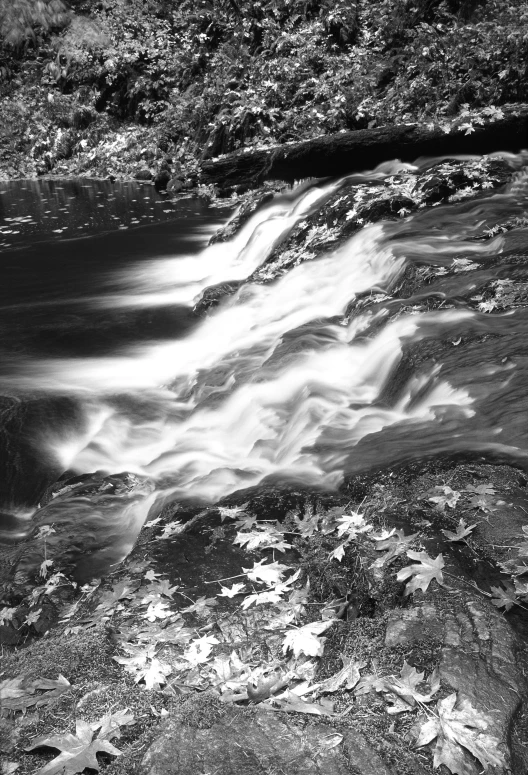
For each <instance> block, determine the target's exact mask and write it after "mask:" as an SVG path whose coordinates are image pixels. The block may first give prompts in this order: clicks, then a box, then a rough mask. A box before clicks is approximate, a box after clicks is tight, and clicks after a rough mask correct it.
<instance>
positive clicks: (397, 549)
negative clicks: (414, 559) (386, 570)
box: [370, 528, 419, 568]
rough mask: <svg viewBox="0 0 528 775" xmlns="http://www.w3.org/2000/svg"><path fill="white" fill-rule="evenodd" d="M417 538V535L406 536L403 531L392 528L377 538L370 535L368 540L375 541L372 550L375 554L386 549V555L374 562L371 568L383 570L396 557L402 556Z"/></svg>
mask: <svg viewBox="0 0 528 775" xmlns="http://www.w3.org/2000/svg"><path fill="white" fill-rule="evenodd" d="M418 536H419V533H412V534H411V535H408V536H406V535H405V533H404V532H403V530H396V529H394V528H393V529H392V530H391V531H390V532H386V531H385V532H383V533H381V534H380V535H379V536H376V535H371V536H370V538H371V539H372V540H373V541H376V546H375V547H374V548H375V549H376V551H377V552H381V551H384V550H385V549H387V551H386V553H385V554H384V555H383V556H382V557H379V558H378V559H377V560H375V561H374V562H373V564H372V565H371V567H372V568H383V567H384V566H385V565H390V563H391V562H392V561H393V560H394V559H396V557H399V556H400V554H403V553H404V552H405V551H406V549H407V547H408V546H410V545H411V544H412V542H413V541H414V540H416V538H418Z"/></svg>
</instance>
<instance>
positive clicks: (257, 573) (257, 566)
mask: <svg viewBox="0 0 528 775" xmlns="http://www.w3.org/2000/svg"><path fill="white" fill-rule="evenodd" d="M264 562H265V560H260V561H259V562H255V563H254V564H253V567H252V568H242V570H243V571H244V573H245V574H246V576H247V577H248V579H249V580H250V581H261V582H263V583H264V584H269V585H272V584H276V583H278V582H279V581H280V580H281V578H282V576H283V575H284V573H285V571H287V570H289V568H290V566H289V565H282V564H281V563H280V562H278V561H275V562H270V563H268V564H267V565H264Z"/></svg>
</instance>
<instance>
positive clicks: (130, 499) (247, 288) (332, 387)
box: [0, 172, 528, 560]
mask: <svg viewBox="0 0 528 775" xmlns="http://www.w3.org/2000/svg"><path fill="white" fill-rule="evenodd" d="M375 174H376V175H377V176H378V178H379V177H381V178H382V177H383V176H384V175H385V174H386V173H383V174H382V173H380V172H378V173H375ZM356 177H359V176H356ZM372 177H373V174H372V173H371V174H370V175H366V176H365V179H368V180H371V179H372ZM340 185H342V181H338V182H337V183H336V182H333V183H329V184H325V185H320V186H314V187H311V188H308V189H307V188H306V187H305V188H303V189H302V191H301V193H299V194H298V196H290V197H282V198H281V197H277V198H276V199H275V200H274V201H272V202H271V203H270V204H269V205H268V206H267V207H263V208H261V209H260V210H258V211H257V212H256V213H255V214H254V215H253V216H252V217H251V218H250V219H249V221H248V222H247V223H246V224H245V225H244V226H243V227H242V229H241V230H240V231H239V232H238V234H237V235H236V236H235V237H234V239H232V240H231V241H228V242H225V243H217V244H214V245H211V246H209V247H206V248H205V249H204V250H203V251H202V252H201V253H200V254H198V255H196V256H188V257H185V256H183V257H181V256H180V257H176V258H170V257H161V258H160V257H158V258H156V257H154V258H152V259H150V260H149V261H147V262H145V261H142V262H141V263H138V264H136V265H135V266H132V267H130V266H127V267H126V269H125V270H120V272H118V274H117V276H115V277H112V278H111V286H112V289H113V290H112V291H111V292H109V293H107V294H105V295H101V296H98V297H93V296H86V297H84V298H79V299H78V300H77V302H78V303H79V304H81V303H82V304H84V305H89V306H91V308H92V309H95V310H101V311H102V312H104V311H105V310H106V309H110V308H112V309H123V310H129V309H133V308H143V307H148V308H155V307H157V306H164V305H171V304H174V305H178V307H180V308H187V310H188V313H189V316H190V318H191V322H190V323H189V325H188V326H187V328H186V329H185V331H184V332H183V333H182V334H181V335H179V336H177V337H174V338H172V339H169V340H167V339H165V340H163V341H161V340H157V341H149V342H146V343H145V342H144V343H142V344H135V345H128V346H127V347H124V348H122V349H121V350H120V351H117V352H114V353H112V354H110V355H105V356H97V357H74V358H72V357H60V358H58V357H47V358H31V359H27V358H22V357H18V356H17V355H16V354H15V355H14V356H13V357H12V358H11V359H10V363H9V365H8V368H5V369H4V372H3V376H2V379H1V385H0V387H1V389H2V391H3V392H4V393H8V394H10V395H12V396H16V397H17V398H19V399H20V400H21V401H24V400H26V399H27V396H28V395H33V394H34V393H35V390H36V389H37V390H38V392H39V394H40V395H42V394H44V395H45V396H48V397H50V396H51V397H64V396H67V397H68V398H69V400H71V401H72V402H73V403H74V405H75V411H74V412H72V413H70V415H69V416H68V418H67V419H63V420H62V421H61V419H60V418H57V417H54V422H52V423H48V424H46V423H45V422H44V423H42V424H41V426H40V428H39V433H38V435H37V436H36V437H35V438H34V439H33V440H32V443H33V445H34V446H35V447H37V448H38V450H39V453H40V454H41V455H42V456H46V457H47V458H49V460H50V461H53V465H54V466H55V468H56V469H57V470H62V471H64V470H69V471H72V472H78V473H86V472H93V471H98V472H100V474H115V473H118V472H123V471H127V472H129V473H131V474H134V475H137V476H138V477H139V479H140V481H141V486H139V487H138V488H137V489H136V490H135V491H134V494H133V496H124V495H120V494H119V493H117V494H109V495H107V497H106V498H101V499H100V500H99V501H97V499H95V500H94V499H93V498H92V499H90V498H87V497H86V496H79V495H76V493H75V491H73V492H71V493H69V494H66V495H65V496H59V498H57V499H55V500H52V501H51V502H50V503H49V504H48V505H46V506H45V507H43V508H42V509H41V510H40V512H39V516H38V519H39V524H43V523H55V524H56V523H58V522H61V521H63V522H65V523H67V524H70V523H71V525H72V526H74V525H75V522H76V520H78V521H79V522H80V523H82V524H83V525H84V526H85V528H86V529H87V530H91V531H98V530H99V531H102V532H104V533H105V541H104V543H105V546H106V547H108V545H109V542H110V543H111V544H112V545H113V549H112V551H111V552H110V555H111V557H110V559H114V560H115V558H116V557H117V556H119V555H122V554H123V553H126V552H127V551H128V550H129V549H130V547H131V546H132V544H133V542H134V539H135V536H136V535H137V532H138V531H139V529H140V528H141V525H142V523H143V521H144V520H145V518H146V516H147V514H148V513H149V510H151V509H152V507H153V506H154V504H156V503H163V502H166V501H167V500H168V499H189V498H192V499H196V500H199V501H202V502H204V503H207V502H214V501H217V500H219V499H220V498H222V497H225V496H227V495H229V494H230V493H233V492H234V491H236V490H239V489H241V488H245V487H249V486H254V485H257V484H259V483H261V482H263V481H264V480H265V479H266V478H267V477H274V478H275V479H277V478H280V479H282V480H284V481H289V482H296V483H303V484H306V485H310V486H314V487H321V488H334V487H337V486H339V484H340V483H341V482H342V480H343V477H344V475H345V474H346V473H347V472H359V471H365V470H368V469H369V468H373V467H376V466H380V465H390V464H394V463H395V462H398V461H400V460H408V459H412V458H419V457H423V456H428V455H433V454H437V453H439V452H442V453H451V452H464V451H473V452H474V451H479V452H488V453H495V454H499V455H500V454H503V455H506V456H509V457H510V458H514V459H516V460H518V461H524V460H526V459H527V455H528V433H527V431H526V429H525V427H524V426H523V425H522V424H520V423H519V418H520V417H521V416H522V413H523V412H524V411H525V409H526V406H525V404H526V399H525V398H524V391H523V385H524V382H525V378H526V369H527V367H528V358H527V355H528V352H527V351H526V349H525V346H524V344H523V342H525V341H526V334H527V333H528V316H527V313H526V310H525V309H524V308H519V309H516V310H514V311H513V312H508V313H506V314H503V315H497V314H494V315H489V314H486V313H484V312H481V311H478V310H475V309H474V308H470V307H469V306H468V305H467V303H466V301H465V300H464V299H466V298H467V296H468V293H470V292H471V288H472V287H473V286H474V287H475V288H478V284H479V282H480V283H482V282H483V278H487V279H489V278H490V277H497V278H499V277H500V272H501V271H502V269H501V267H502V268H503V267H504V265H503V264H501V263H500V262H497V261H496V257H497V256H500V255H505V254H507V253H508V251H509V250H510V248H511V246H512V245H513V244H514V242H513V239H514V236H515V235H517V236H518V235H519V234H521V236H522V235H523V230H522V229H517V230H515V229H514V230H513V231H511V232H509V233H508V234H505V235H500V236H497V237H495V238H494V239H490V240H487V241H482V242H474V241H468V240H471V238H472V237H473V236H474V234H475V231H476V227H477V225H482V224H484V223H485V222H486V219H493V217H494V216H496V219H497V218H498V217H499V214H502V213H508V214H514V215H515V214H522V213H524V212H526V208H527V204H528V200H527V198H526V187H525V184H524V182H523V180H521V179H520V178H517V179H516V180H515V181H514V183H512V184H511V185H510V186H509V188H508V189H507V190H506V191H503V192H501V193H499V194H491V195H489V196H488V197H487V198H485V199H482V198H481V199H479V200H478V201H476V202H462V203H459V204H451V205H448V206H439V207H437V208H434V209H433V210H427V211H424V212H421V213H418V214H416V215H412V216H411V217H410V218H407V219H405V220H402V221H401V222H383V223H378V224H374V225H367V226H365V227H364V228H363V229H361V230H360V231H359V232H358V233H356V234H355V235H354V236H352V237H351V238H349V239H348V241H346V243H345V244H343V245H341V246H340V247H338V248H337V249H335V250H332V251H330V252H328V253H327V254H325V255H323V256H321V257H318V258H317V259H315V260H310V261H306V262H304V263H301V264H299V265H298V266H295V267H294V268H292V269H291V270H290V271H289V272H287V273H286V274H284V275H283V276H282V277H280V278H279V279H277V280H275V281H274V282H272V283H268V284H258V283H256V282H244V281H245V280H246V278H248V277H250V275H252V273H253V272H254V271H255V270H257V269H258V268H259V267H261V266H262V265H263V264H264V263H265V262H266V259H267V258H268V256H269V255H270V253H271V252H272V250H273V249H274V248H275V246H276V245H277V244H279V243H280V241H281V240H282V239H283V238H284V237H285V236H286V235H287V234H288V233H289V232H290V231H291V230H292V228H293V227H294V226H295V225H296V224H298V223H299V221H301V220H302V219H303V218H304V217H305V216H306V215H307V214H308V213H310V212H313V211H314V210H315V209H316V208H317V207H318V206H320V205H321V203H323V202H324V201H325V200H326V199H327V198H328V196H329V195H330V194H331V193H332V192H334V191H336V190H337V189H338V187H339V186H340ZM526 244H527V245H528V235H526ZM510 252H511V250H510ZM457 256H464V257H465V258H466V259H468V260H471V261H472V262H474V263H475V264H476V266H475V267H474V271H471V272H467V273H465V274H460V275H457V276H456V278H455V279H453V277H445V278H443V277H442V274H441V273H439V274H438V276H437V278H436V280H435V281H434V282H433V283H430V284H429V285H428V286H427V288H423V289H422V290H421V292H420V294H418V295H416V294H415V295H414V296H412V297H411V298H408V299H394V298H389V296H390V294H391V292H392V290H393V289H394V288H395V287H396V285H397V283H398V282H399V281H400V280H401V278H402V277H403V276H404V273H405V272H406V271H407V270H408V269H409V267H411V266H424V265H425V266H427V265H428V266H431V267H436V268H437V269H442V268H444V267H448V266H450V265H451V264H452V262H453V259H454V258H455V257H457ZM233 281H236V282H239V283H242V284H241V286H240V287H239V289H238V290H237V291H236V292H234V293H233V294H232V295H231V296H228V297H226V298H224V300H223V301H222V302H221V303H220V304H219V305H218V306H216V307H215V308H213V309H210V310H209V311H208V313H207V314H206V316H205V317H203V318H197V317H196V318H192V308H193V306H194V305H195V304H196V302H197V301H199V299H200V297H201V294H202V293H203V292H204V291H205V289H206V288H208V287H209V286H211V285H215V284H219V283H223V282H233ZM116 288H117V289H118V290H117V291H116V290H115V289H116ZM369 293H371V294H372V295H373V298H374V299H375V302H376V303H373V304H371V305H370V306H367V307H365V308H364V309H361V308H359V309H356V310H354V305H353V302H354V300H355V299H357V298H358V297H361V298H364V297H365V296H366V295H368V294H369ZM424 295H425V296H426V297H431V298H432V297H435V298H437V299H439V298H441V299H442V303H441V304H440V305H437V308H436V309H433V310H431V311H427V310H426V311H424V310H423V309H422V308H420V307H419V306H418V301H419V299H420V298H422V297H423V296H424ZM351 311H353V314H351ZM462 337H465V338H467V339H469V340H471V341H470V343H469V345H468V346H465V347H462V348H461V349H459V347H458V345H459V344H460V340H461V338H462ZM424 342H429V343H431V342H433V343H436V344H439V343H441V344H442V348H441V352H439V354H438V357H435V358H434V359H433V360H431V359H429V360H427V359H425V360H423V359H422V360H423V362H421V361H420V359H418V360H417V364H418V365H416V364H414V365H413V364H410V365H409V364H407V361H406V358H407V354H408V353H409V352H412V351H414V350H416V348H418V349H419V348H420V347H421V346H422V343H424ZM418 362H419V363H418ZM395 375H398V379H397V380H396V381H397V388H396V387H395V383H394V379H395ZM10 509H11V511H12V512H16V511H17V509H16V504H13V503H12V504H10ZM32 511H34V509H33V510H31V509H28V508H27V507H26V508H25V509H22V508H20V509H19V511H18V513H19V516H20V520H19V522H18V523H17V531H18V533H17V535H21V534H22V532H23V531H24V527H23V525H22V523H24V520H25V524H26V529H27V524H28V519H29V518H30V517H31V516H32ZM21 525H22V526H21ZM74 532H75V528H74V527H72V536H73V534H74ZM109 536H110V538H109ZM72 540H73V539H72ZM104 551H106V552H107V553H108V549H105V550H104Z"/></svg>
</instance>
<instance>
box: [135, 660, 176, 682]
mask: <svg viewBox="0 0 528 775" xmlns="http://www.w3.org/2000/svg"><path fill="white" fill-rule="evenodd" d="M170 673H172V667H171V666H170V665H167V664H165V663H164V662H160V661H159V659H156V658H154V659H153V660H152V661H151V663H150V665H147V666H145V667H142V668H140V669H139V670H138V672H137V677H136V683H139V681H141V680H142V679H143V681H144V682H145V688H146V689H159V688H160V687H161V686H162V684H165V683H167V681H166V677H167V676H168V675H170Z"/></svg>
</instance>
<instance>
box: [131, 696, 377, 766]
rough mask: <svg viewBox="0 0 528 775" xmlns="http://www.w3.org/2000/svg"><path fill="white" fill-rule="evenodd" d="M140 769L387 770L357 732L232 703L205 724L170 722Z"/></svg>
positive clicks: (149, 751)
mask: <svg viewBox="0 0 528 775" xmlns="http://www.w3.org/2000/svg"><path fill="white" fill-rule="evenodd" d="M142 768H143V773H144V774H145V775H197V773H199V772H204V773H205V772H210V773H213V772H214V773H215V775H269V773H272V772H276V773H280V772H284V773H288V775H350V774H351V773H355V774H356V775H392V772H391V770H389V769H388V768H387V767H386V766H385V764H384V763H383V762H382V760H381V759H380V758H379V756H378V755H377V753H376V752H375V751H374V750H373V749H372V748H371V747H370V746H369V744H368V743H367V741H366V740H365V738H364V737H363V736H362V735H361V734H360V733H359V732H353V733H351V732H347V733H345V734H344V735H343V734H342V733H339V732H337V730H336V729H334V728H333V727H331V726H328V725H326V724H322V723H318V722H317V723H310V725H309V726H306V724H303V723H302V722H301V723H296V722H295V721H292V719H291V718H290V717H288V716H283V715H282V714H279V713H274V712H273V711H263V710H258V711H257V712H255V713H253V712H251V711H249V712H247V711H243V710H240V709H237V708H231V707H227V708H226V710H225V713H224V714H223V715H222V716H221V717H220V718H218V719H217V720H216V721H215V723H213V724H212V725H211V726H209V727H208V728H205V729H204V728H197V727H195V726H190V725H188V723H187V722H185V723H183V721H181V720H171V721H169V722H168V724H167V725H166V727H165V729H164V731H163V733H162V735H161V736H160V737H159V738H158V739H157V740H156V741H155V742H154V743H153V744H152V746H151V747H150V749H149V750H148V751H147V753H146V755H145V757H144V758H143V762H142Z"/></svg>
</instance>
